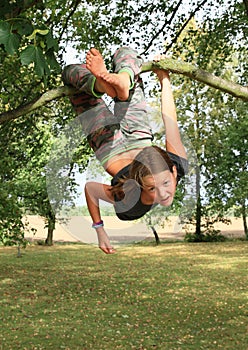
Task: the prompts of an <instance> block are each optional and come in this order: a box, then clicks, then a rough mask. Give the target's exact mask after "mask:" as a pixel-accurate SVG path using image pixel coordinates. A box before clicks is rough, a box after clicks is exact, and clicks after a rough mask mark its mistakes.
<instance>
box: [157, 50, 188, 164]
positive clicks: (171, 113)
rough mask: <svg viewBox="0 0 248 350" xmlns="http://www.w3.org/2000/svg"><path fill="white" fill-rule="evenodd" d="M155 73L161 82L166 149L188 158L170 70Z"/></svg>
mask: <svg viewBox="0 0 248 350" xmlns="http://www.w3.org/2000/svg"><path fill="white" fill-rule="evenodd" d="M157 57H158V56H157ZM161 57H162V58H163V56H159V59H162V58H161ZM155 60H158V59H155ZM155 73H156V74H157V76H158V79H159V81H160V84H161V111H162V119H163V123H164V126H165V136H166V150H167V151H168V152H172V153H174V154H177V155H178V156H180V157H183V158H187V155H186V151H185V148H184V146H183V143H182V140H181V136H180V132H179V128H178V123H177V113H176V106H175V102H174V97H173V93H172V89H171V84H170V77H169V72H168V71H164V70H156V71H155Z"/></svg>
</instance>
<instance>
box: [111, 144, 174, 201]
mask: <svg viewBox="0 0 248 350" xmlns="http://www.w3.org/2000/svg"><path fill="white" fill-rule="evenodd" d="M173 166H174V163H173V162H172V160H171V159H170V157H169V156H168V153H167V152H166V151H165V150H163V149H162V148H160V147H158V146H149V147H145V148H143V150H142V151H141V152H140V153H138V155H137V156H136V157H135V158H134V160H133V161H132V163H131V164H130V168H129V174H128V176H127V177H124V178H120V179H119V180H118V183H117V184H116V185H114V186H113V187H112V189H111V192H112V193H113V195H114V196H117V198H118V199H123V198H124V191H123V185H124V184H125V183H126V182H127V180H130V179H131V180H135V181H136V183H137V184H138V185H139V186H140V187H141V188H143V185H144V183H143V179H144V177H145V176H152V175H153V174H154V175H155V174H158V173H160V172H162V171H166V170H169V171H170V172H171V173H172V172H173ZM130 183H133V182H130ZM126 190H127V191H128V190H130V191H131V190H132V189H131V188H130V189H128V186H127V187H126V188H125V192H126Z"/></svg>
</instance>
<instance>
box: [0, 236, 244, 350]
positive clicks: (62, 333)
mask: <svg viewBox="0 0 248 350" xmlns="http://www.w3.org/2000/svg"><path fill="white" fill-rule="evenodd" d="M16 255H17V251H16V248H0V276H1V279H0V295H1V299H0V324H1V332H0V349H1V350H8V349H13V350H17V349H22V350H25V349H27V350H31V349H38V350H41V349H44V350H48V349H53V350H59V349H66V350H77V349H79V350H84V349H85V350H88V349H94V350H104V349H108V350H111V349H127V350H129V349H130V350H131V349H136V350H144V349H147V350H150V349H161V350H167V349H168V350H174V349H175V350H176V349H177V350H180V349H186V350H191V349H196V350H199V349H204V350H206V349H207V350H208V349H215V350H216V349H225V350H227V349H230V350H239V349H240V350H246V349H248V289H247V286H248V277H247V275H248V243H247V242H225V243H204V244H187V243H174V244H172V243H167V244H162V245H160V246H158V247H155V246H152V245H151V246H142V245H137V246H124V247H120V248H119V249H118V254H116V255H111V256H107V255H104V254H103V253H102V252H101V251H100V250H99V249H97V248H95V247H92V246H88V245H77V244H75V245H55V246H53V247H42V246H30V247H28V248H27V249H26V250H25V251H24V252H23V256H22V257H21V258H17V257H16Z"/></svg>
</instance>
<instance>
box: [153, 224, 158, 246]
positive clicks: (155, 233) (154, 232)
mask: <svg viewBox="0 0 248 350" xmlns="http://www.w3.org/2000/svg"><path fill="white" fill-rule="evenodd" d="M151 229H152V232H153V234H154V236H155V240H156V244H157V245H158V244H160V239H159V236H158V233H157V231H156V229H155V227H154V226H151Z"/></svg>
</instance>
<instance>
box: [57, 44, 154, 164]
mask: <svg viewBox="0 0 248 350" xmlns="http://www.w3.org/2000/svg"><path fill="white" fill-rule="evenodd" d="M141 64H142V59H141V57H140V56H138V54H137V52H136V51H134V50H133V49H131V48H128V47H122V48H120V49H119V50H117V51H116V53H115V54H114V56H113V72H114V73H118V72H120V71H126V72H128V73H129V75H130V79H131V88H130V93H129V99H128V100H127V101H125V102H123V101H119V100H118V99H115V101H114V102H115V103H114V108H113V112H112V111H111V110H110V109H109V108H108V106H107V105H106V103H105V101H104V100H103V99H102V95H101V94H100V93H97V92H95V91H94V83H95V79H96V78H95V77H94V76H93V75H92V74H91V73H90V72H89V71H88V70H87V69H86V67H85V65H83V64H82V65H70V66H68V67H66V68H65V70H64V72H63V80H64V82H65V83H66V84H71V85H73V86H74V87H77V89H78V90H79V94H77V95H74V96H72V97H71V98H70V99H71V102H72V104H73V107H74V109H75V111H76V113H77V115H78V116H79V119H80V123H81V125H82V127H83V131H84V133H85V135H86V136H87V140H88V142H89V144H90V146H91V148H92V149H93V151H94V152H95V155H96V157H97V159H98V160H99V161H100V162H101V164H102V165H103V166H104V164H105V163H106V162H107V161H109V160H111V158H112V157H113V156H116V155H118V154H121V153H124V152H126V151H129V150H132V149H135V148H143V147H146V146H151V141H152V139H153V135H152V131H151V129H150V126H149V123H148V119H147V106H146V101H145V98H144V89H143V83H142V79H141V78H140V76H139V72H140V67H141Z"/></svg>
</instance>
